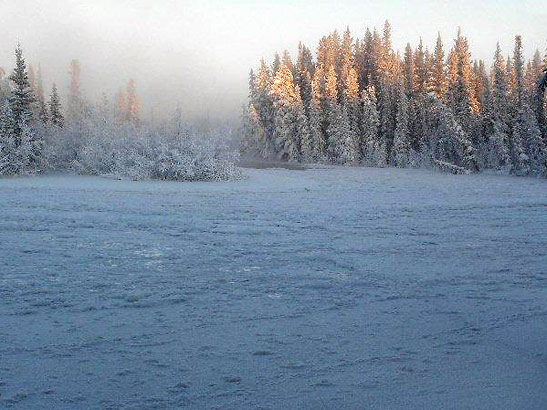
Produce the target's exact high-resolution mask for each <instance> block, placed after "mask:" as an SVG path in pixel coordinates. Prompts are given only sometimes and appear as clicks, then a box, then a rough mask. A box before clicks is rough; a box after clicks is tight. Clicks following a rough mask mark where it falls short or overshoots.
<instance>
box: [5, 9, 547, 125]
mask: <svg viewBox="0 0 547 410" xmlns="http://www.w3.org/2000/svg"><path fill="white" fill-rule="evenodd" d="M545 4H546V3H545V0H520V1H516V0H515V1H509V0H472V1H471V0H460V1H458V0H453V1H444V0H436V1H433V0H421V1H420V0H414V1H403V0H391V1H390V0H360V1H358V0H343V1H341V0H338V1H335V0H332V1H331V0H328V1H327V0H301V1H288V0H277V1H274V0H268V1H260V0H194V1H187V0H178V1H177V0H87V1H83V0H0V18H1V24H0V39H1V42H0V44H1V48H0V66H3V67H4V68H7V69H9V70H11V69H12V67H13V60H14V58H13V49H14V47H15V45H16V43H17V42H18V41H19V42H20V43H21V46H22V47H23V50H24V52H25V56H26V58H27V61H28V62H30V63H33V64H37V63H38V62H40V63H41V66H42V70H43V72H44V78H45V85H46V86H49V85H50V83H51V81H56V82H57V83H58V84H59V86H60V87H61V89H62V90H65V89H66V84H67V71H68V63H69V61H70V60H71V59H72V58H77V59H79V60H80V61H81V64H82V81H83V88H84V90H85V91H87V93H88V94H89V95H90V96H92V97H96V96H98V95H100V93H102V92H103V91H104V92H106V93H107V94H109V95H112V94H114V92H115V91H116V90H117V88H118V87H119V86H120V85H121V84H123V83H124V82H125V81H126V80H127V79H128V78H134V79H135V80H136V82H137V89H138V92H139V94H140V95H141V97H142V99H143V102H144V107H145V108H144V109H145V113H144V114H147V112H149V110H150V107H151V106H156V107H157V108H156V109H157V110H158V111H160V110H161V109H163V108H164V107H170V109H172V108H174V107H175V106H176V105H177V104H180V105H181V106H182V108H183V110H184V111H185V112H186V113H187V115H188V116H189V117H193V116H195V115H196V114H202V115H207V114H208V115H210V117H211V118H218V117H230V116H234V115H237V114H238V113H239V112H240V107H241V104H242V103H243V102H244V100H245V98H246V95H247V76H248V72H249V69H250V68H251V67H252V66H255V65H256V64H257V62H258V60H259V59H260V58H261V57H266V58H268V59H271V57H272V55H273V53H274V52H275V51H276V50H283V49H284V48H287V49H289V51H291V53H294V52H295V50H296V46H297V44H298V41H299V40H302V41H303V42H304V43H306V44H307V45H308V46H310V47H312V48H313V49H315V48H316V45H317V42H318V40H319V38H320V37H321V36H322V35H323V34H327V33H328V32H330V31H332V30H333V29H335V28H338V29H339V30H343V29H344V28H345V27H346V26H349V27H350V29H351V30H352V32H353V35H354V36H358V37H362V35H363V33H364V30H365V28H366V27H367V26H370V27H373V26H377V27H379V28H381V26H382V25H383V22H384V20H386V19H389V20H390V22H391V24H392V26H393V44H394V47H395V48H397V49H400V50H403V48H404V46H405V44H406V43H407V42H410V43H411V44H413V45H414V44H416V43H417V41H418V39H419V37H420V36H422V37H423V39H424V41H425V42H426V43H427V44H429V45H433V44H434V40H435V37H436V35H437V32H438V31H440V32H441V35H442V37H443V40H444V42H445V46H446V47H448V46H449V45H450V44H451V43H452V39H453V37H454V35H455V33H456V30H457V27H458V26H461V27H462V30H463V33H464V35H466V36H467V37H468V38H469V40H470V43H471V51H472V53H473V57H474V58H482V59H486V60H487V61H488V63H490V61H491V58H492V55H493V52H494V49H495V45H496V42H497V41H500V44H501V46H502V49H503V51H504V52H505V53H508V52H510V51H511V50H512V42H513V38H514V35H515V34H521V35H522V36H523V40H524V46H525V53H526V56H527V57H529V56H531V54H532V53H533V51H534V50H535V48H539V49H540V50H541V51H542V53H543V52H544V50H545V48H546V46H547V29H546V27H547V26H546V22H547V7H545Z"/></svg>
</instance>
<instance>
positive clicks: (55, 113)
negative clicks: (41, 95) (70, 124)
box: [49, 83, 65, 128]
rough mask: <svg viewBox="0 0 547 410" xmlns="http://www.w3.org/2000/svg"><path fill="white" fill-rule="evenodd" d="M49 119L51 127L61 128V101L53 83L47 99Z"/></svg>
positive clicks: (63, 122) (62, 122) (62, 123)
mask: <svg viewBox="0 0 547 410" xmlns="http://www.w3.org/2000/svg"><path fill="white" fill-rule="evenodd" d="M49 118H50V121H51V125H53V126H55V127H59V128H63V126H64V124H65V118H64V116H63V112H62V109H61V100H60V98H59V93H58V92H57V86H56V85H55V83H53V86H52V87H51V96H50V97H49Z"/></svg>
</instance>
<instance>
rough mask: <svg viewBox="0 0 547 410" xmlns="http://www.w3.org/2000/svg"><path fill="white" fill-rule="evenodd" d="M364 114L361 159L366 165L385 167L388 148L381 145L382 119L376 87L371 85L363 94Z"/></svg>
mask: <svg viewBox="0 0 547 410" xmlns="http://www.w3.org/2000/svg"><path fill="white" fill-rule="evenodd" d="M361 100H362V104H363V112H362V117H361V129H362V134H361V135H362V137H361V144H360V145H361V157H362V161H363V163H364V164H365V165H369V166H385V165H386V147H385V145H381V144H380V140H379V135H378V133H379V127H380V119H379V116H378V108H377V101H376V92H375V90H374V86H372V85H370V86H369V87H368V88H367V89H366V90H363V92H362V93H361Z"/></svg>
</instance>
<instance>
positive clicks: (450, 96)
mask: <svg viewBox="0 0 547 410" xmlns="http://www.w3.org/2000/svg"><path fill="white" fill-rule="evenodd" d="M546 70H547V54H546V55H545V57H543V59H542V56H541V54H540V52H539V51H536V52H535V54H534V56H533V58H532V59H531V60H530V61H525V60H524V57H523V44H522V39H521V37H520V36H516V37H515V44H514V49H513V50H511V51H510V52H509V53H508V54H507V55H506V54H504V53H503V52H502V50H501V49H500V47H499V45H498V46H497V48H496V50H495V51H494V52H493V62H492V64H491V65H487V63H486V62H484V61H481V60H473V59H472V57H471V53H470V45H469V42H468V40H467V38H466V37H465V36H464V35H463V34H462V32H461V31H460V30H458V32H457V35H456V38H455V40H454V42H453V43H452V44H450V45H449V46H446V45H444V44H443V42H442V40H441V37H440V35H439V36H438V38H437V41H436V44H434V46H433V47H432V48H428V47H427V46H426V45H424V44H423V42H422V41H421V40H420V41H419V43H418V45H417V46H416V47H414V48H413V47H411V45H410V44H407V46H406V48H405V50H404V52H403V53H402V54H400V53H399V52H396V51H394V50H393V48H392V41H391V26H390V24H389V22H386V23H385V25H384V27H383V30H382V32H381V33H380V32H378V30H376V29H374V30H369V29H367V30H366V32H365V34H364V36H363V38H361V39H359V38H354V37H353V36H352V34H351V32H350V30H349V29H347V30H346V31H345V32H344V33H343V35H342V36H340V35H339V33H338V32H337V31H334V32H332V33H331V34H329V35H328V36H324V37H323V38H321V40H320V41H319V45H318V47H317V51H316V53H315V56H314V54H313V53H312V51H311V50H310V48H308V47H307V46H305V45H303V44H302V43H300V44H299V45H298V55H297V57H296V60H293V58H292V57H291V56H290V54H289V52H287V51H285V52H283V53H282V54H281V55H279V54H276V55H275V58H274V61H273V63H272V64H271V65H270V64H268V63H267V62H266V61H264V60H262V61H261V62H260V65H259V67H258V69H257V70H251V73H250V81H249V103H248V105H247V106H246V107H245V109H244V112H243V124H244V126H243V141H242V147H241V150H242V152H244V153H246V154H247V155H253V156H259V157H263V158H268V159H277V160H279V159H280V160H285V161H295V162H296V161H297V162H306V163H309V162H326V163H332V164H347V165H357V164H362V165H365V166H377V167H385V166H393V167H402V168H406V167H425V168H436V169H441V170H444V171H449V172H453V173H470V172H477V171H481V170H495V171H496V172H499V173H511V174H514V175H531V176H546V175H547V148H546V146H547V121H546V110H545V107H546V98H545V91H546V88H547V71H546Z"/></svg>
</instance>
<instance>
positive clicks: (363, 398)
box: [0, 168, 547, 410]
mask: <svg viewBox="0 0 547 410" xmlns="http://www.w3.org/2000/svg"><path fill="white" fill-rule="evenodd" d="M245 172H246V173H247V174H248V175H249V178H248V179H247V180H244V181H241V182H226V183H174V182H131V181H116V180H108V179H101V178H91V177H89V178H88V177H73V176H55V177H38V178H22V179H4V180H0V395H1V396H0V408H1V409H21V410H23V409H24V410H34V409H35V410H44V409H47V410H50V409H54V410H65V409H66V410H95V409H112V410H126V409H133V410H147V409H188V410H194V409H196V410H201V409H203V410H205V409H207V410H209V409H222V410H231V409H233V410H245V409H254V410H257V409H271V410H274V409H283V410H296V409H306V410H307V409H309V410H312V409H313V410H318V409H344V410H345V409H352V410H353V409H390V410H396V409H405V410H406V409H420V410H423V409H454V410H456V409H457V410H462V409H470V410H480V409H489V410H490V409H491V410H500V409H503V410H513V409H514V410H522V409H526V410H535V409H538V410H544V409H545V408H547V347H546V335H547V181H545V180H538V179H523V178H512V177H495V176H485V175H472V176H452V175H443V174H438V173H433V172H427V171H419V170H397V169H366V168H355V169H349V168H328V169H317V170H308V171H297V170H274V169H265V170H246V171H245Z"/></svg>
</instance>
